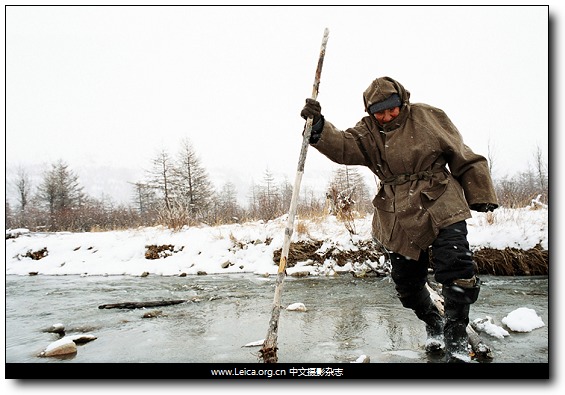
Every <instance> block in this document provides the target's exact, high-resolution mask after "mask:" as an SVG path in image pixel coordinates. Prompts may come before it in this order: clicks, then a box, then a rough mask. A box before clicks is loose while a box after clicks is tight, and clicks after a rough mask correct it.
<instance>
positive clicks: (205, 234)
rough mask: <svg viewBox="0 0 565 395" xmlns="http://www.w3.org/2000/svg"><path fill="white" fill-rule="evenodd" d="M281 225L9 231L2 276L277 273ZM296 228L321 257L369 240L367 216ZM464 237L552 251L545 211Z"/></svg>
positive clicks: (472, 228) (501, 217)
mask: <svg viewBox="0 0 565 395" xmlns="http://www.w3.org/2000/svg"><path fill="white" fill-rule="evenodd" d="M286 225H287V219H286V216H283V217H280V218H277V219H275V220H272V221H268V222H263V221H256V222H250V223H245V224H232V225H222V226H216V227H207V226H200V227H190V228H185V229H181V230H178V231H175V230H171V229H167V228H165V227H149V228H139V229H133V230H123V231H111V232H90V233H89V232H87V233H69V232H57V233H34V232H29V231H27V230H26V229H13V230H8V231H7V232H6V233H7V235H8V234H10V235H13V236H16V235H18V237H15V238H9V239H6V274H7V275H28V274H29V273H37V274H40V275H68V274H76V275H115V274H120V275H133V276H139V275H141V274H143V273H145V272H146V273H150V274H156V275H180V274H182V273H185V274H187V275H192V274H198V272H206V273H208V274H221V273H225V274H228V273H256V274H261V275H264V274H275V273H276V271H277V266H276V263H275V262H274V261H273V252H274V251H275V250H277V249H281V247H282V244H283V241H284V229H285V227H286ZM294 225H295V230H294V234H293V238H292V241H293V242H296V241H300V240H319V241H323V245H322V246H321V247H320V250H319V251H324V250H325V249H328V248H336V247H337V248H339V249H340V250H342V251H346V250H355V249H356V248H358V247H357V246H356V243H357V242H359V241H363V240H370V239H371V216H367V217H364V218H360V219H356V220H355V231H356V234H355V235H353V236H351V235H350V234H349V232H348V230H347V229H346V227H345V225H344V223H343V222H340V221H338V220H337V219H336V218H335V217H334V216H326V217H323V218H320V219H315V220H303V219H301V218H297V219H296V220H295V221H294ZM468 230H469V236H468V238H469V243H470V245H471V248H472V249H474V250H477V249H480V248H483V247H489V248H494V249H504V248H506V247H513V248H520V249H524V250H527V249H530V248H533V247H534V246H535V245H537V244H541V245H542V247H543V248H544V249H549V246H548V243H549V240H548V238H549V236H548V209H547V208H541V209H535V210H534V209H530V208H523V209H505V208H500V209H498V210H496V211H494V213H489V214H485V213H476V212H473V218H472V219H470V220H468ZM7 237H8V236H7ZM149 245H156V246H162V245H171V246H172V247H171V249H172V250H170V251H166V256H165V255H163V258H160V259H146V257H145V253H146V251H147V248H146V246H149ZM357 245H358V244H357ZM43 249H46V253H45V254H46V255H45V256H44V257H43V258H42V259H39V260H33V259H31V258H30V257H26V254H28V253H30V252H37V251H40V250H43ZM163 254H164V253H163ZM277 263H278V262H277ZM334 270H343V271H349V270H351V266H350V264H347V265H345V266H343V267H338V266H337V265H335V262H333V260H332V259H326V261H325V262H324V265H323V267H314V266H311V265H309V263H308V262H300V263H298V264H297V265H296V266H294V267H292V268H289V269H288V273H289V274H291V273H292V272H293V271H309V272H310V274H311V275H331V274H332V273H333V272H334Z"/></svg>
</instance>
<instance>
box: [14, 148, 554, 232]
mask: <svg viewBox="0 0 565 395" xmlns="http://www.w3.org/2000/svg"><path fill="white" fill-rule="evenodd" d="M489 162H490V163H491V164H492V163H493V162H494V158H490V157H489ZM491 170H492V169H491ZM7 184H8V185H7V187H12V188H14V189H15V191H16V193H17V199H16V200H17V204H16V205H15V206H14V207H12V206H11V205H10V204H9V202H8V200H6V214H5V215H6V228H7V229H15V228H27V229H30V230H34V231H40V230H43V231H50V232H54V231H72V232H90V231H104V230H116V229H128V228H135V227H139V226H156V225H163V226H167V227H169V228H172V229H180V228H182V227H184V226H194V225H197V224H202V223H204V224H207V225H210V226H214V225H219V224H226V223H236V222H238V223H242V222H247V221H256V220H263V221H268V220H271V219H274V218H277V217H280V216H281V215H284V214H287V213H288V208H289V207H290V200H291V198H292V189H293V185H291V184H290V183H289V182H288V181H287V180H286V179H284V180H276V179H275V177H274V176H273V175H272V173H271V172H270V171H269V170H268V169H267V170H265V173H264V176H263V179H262V180H261V182H259V183H258V184H256V185H255V184H254V185H252V186H251V187H250V190H249V191H248V195H247V196H248V197H247V204H246V205H241V204H240V203H239V202H238V199H237V195H238V194H237V189H236V186H235V185H234V184H233V183H232V182H226V183H225V184H224V185H223V186H222V187H221V188H220V189H219V190H216V188H215V187H214V184H213V183H212V181H211V180H210V177H209V174H208V172H207V171H206V168H205V167H204V166H203V165H202V164H201V162H200V159H199V157H198V155H197V153H196V151H195V150H194V147H193V146H192V144H191V142H190V141H189V140H188V139H185V140H183V141H182V142H181V144H180V145H179V150H178V152H176V153H175V154H174V155H172V154H170V153H169V152H167V151H166V150H161V151H160V152H159V153H158V154H157V155H156V156H155V157H154V158H153V160H152V161H151V165H150V168H149V170H148V171H146V174H145V177H144V179H142V180H139V181H136V182H132V183H131V185H132V198H131V202H130V203H128V204H116V203H114V202H113V201H112V200H111V199H103V200H101V199H96V198H94V197H92V196H88V194H86V193H85V192H84V187H83V186H82V185H81V184H80V181H79V177H78V176H77V175H76V173H75V172H74V171H73V170H72V169H71V168H70V167H69V165H68V164H67V163H66V162H65V161H64V160H62V159H59V160H58V161H56V162H54V163H52V164H51V166H50V168H49V169H47V170H46V171H45V172H44V173H43V174H42V177H41V181H40V183H39V185H32V183H31V181H30V176H29V174H28V173H27V172H26V170H25V169H23V168H18V169H17V171H16V174H15V175H13V176H12V178H11V179H10V180H7ZM495 188H496V191H497V196H498V198H499V203H500V204H501V205H502V206H505V207H511V208H517V207H524V206H527V205H529V204H530V203H531V201H532V200H533V199H538V200H541V202H543V203H545V204H547V203H548V189H549V182H548V169H547V165H546V164H545V163H544V161H543V160H542V155H541V151H540V150H539V148H538V150H537V152H536V154H535V161H534V166H533V167H531V169H529V170H527V171H525V172H521V173H518V174H516V175H514V176H512V177H508V176H506V177H504V178H502V179H498V180H497V179H495ZM373 195H374V189H373V188H369V186H368V185H367V184H366V182H365V179H364V177H363V176H362V174H361V172H360V171H359V167H357V166H340V167H339V168H338V169H337V170H336V171H334V173H333V174H332V176H331V178H330V179H329V180H328V183H327V188H326V191H325V193H321V194H319V193H318V194H316V193H314V192H313V191H311V190H308V189H306V190H305V191H304V192H303V193H302V194H301V195H300V196H299V202H298V215H299V216H302V217H310V218H311V217H316V216H320V215H321V214H333V215H338V216H340V217H341V219H343V220H344V221H345V222H346V223H349V224H350V226H353V225H354V221H352V219H353V216H354V215H361V216H362V215H366V214H368V213H371V212H372V210H373V208H372V204H371V200H372V198H373ZM538 197H539V198H538ZM350 231H351V232H354V229H351V230H350Z"/></svg>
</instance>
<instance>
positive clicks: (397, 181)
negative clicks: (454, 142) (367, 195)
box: [382, 170, 443, 185]
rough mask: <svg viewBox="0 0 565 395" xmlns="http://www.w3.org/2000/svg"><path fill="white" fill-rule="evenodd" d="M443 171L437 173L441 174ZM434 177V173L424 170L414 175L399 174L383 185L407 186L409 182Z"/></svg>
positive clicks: (384, 181)
mask: <svg viewBox="0 0 565 395" xmlns="http://www.w3.org/2000/svg"><path fill="white" fill-rule="evenodd" d="M442 171H443V170H440V171H437V172H435V173H441V172H442ZM433 175H434V172H433V171H431V170H424V171H419V172H418V173H414V174H408V173H406V174H398V175H395V176H390V177H387V178H385V179H383V180H382V183H383V184H385V185H401V184H405V183H407V182H408V181H415V180H429V179H430V178H432V176H433Z"/></svg>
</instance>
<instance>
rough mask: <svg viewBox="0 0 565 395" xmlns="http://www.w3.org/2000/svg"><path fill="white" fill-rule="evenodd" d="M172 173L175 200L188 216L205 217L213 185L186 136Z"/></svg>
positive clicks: (208, 208) (212, 195)
mask: <svg viewBox="0 0 565 395" xmlns="http://www.w3.org/2000/svg"><path fill="white" fill-rule="evenodd" d="M174 175H175V179H174V189H175V192H176V196H177V202H178V203H179V204H180V206H181V207H182V208H183V209H184V210H185V211H186V212H187V213H188V214H189V216H190V218H198V219H199V220H203V219H205V217H206V215H207V213H208V211H209V210H210V209H211V208H212V202H213V197H214V186H213V184H212V182H211V181H210V178H209V176H208V173H207V171H206V170H205V169H204V167H203V166H202V165H201V163H200V159H199V158H198V156H197V154H196V152H195V151H194V148H193V146H192V143H191V142H190V140H188V139H186V138H185V139H184V140H183V141H182V142H181V148H180V151H179V153H178V158H177V162H176V166H175V169H174Z"/></svg>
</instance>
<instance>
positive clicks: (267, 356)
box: [260, 28, 330, 363]
mask: <svg viewBox="0 0 565 395" xmlns="http://www.w3.org/2000/svg"><path fill="white" fill-rule="evenodd" d="M329 34H330V31H329V30H328V29H327V28H326V29H325V30H324V37H323V39H322V47H321V49H320V57H319V58H318V66H317V68H316V75H315V78H314V85H313V87H312V99H314V100H316V99H317V98H318V90H319V87H320V76H321V75H322V65H323V63H324V57H325V55H326V44H327V42H328V37H329ZM311 133H312V118H311V117H309V118H308V119H307V120H306V127H305V130H304V133H303V135H302V147H301V149H300V156H299V158H298V168H297V170H296V178H295V180H294V187H293V189H292V198H291V201H290V209H289V212H288V220H287V225H286V228H285V230H284V242H283V247H282V251H281V258H280V261H279V269H278V273H277V279H276V282H275V296H274V298H273V310H272V313H271V320H270V321H269V330H268V331H267V337H266V338H265V341H264V343H263V347H262V348H261V351H260V354H261V357H262V358H263V362H265V363H276V362H277V361H278V357H277V349H278V348H277V332H278V327H279V317H280V312H281V295H282V289H283V282H284V278H285V274H286V271H285V270H286V262H287V260H288V251H289V249H290V240H291V237H292V232H293V230H294V217H295V216H296V207H297V205H298V193H299V191H300V183H301V182H302V175H303V174H304V162H305V161H306V153H307V152H308V146H309V144H310V135H311Z"/></svg>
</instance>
